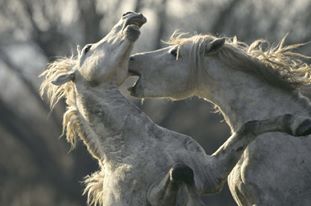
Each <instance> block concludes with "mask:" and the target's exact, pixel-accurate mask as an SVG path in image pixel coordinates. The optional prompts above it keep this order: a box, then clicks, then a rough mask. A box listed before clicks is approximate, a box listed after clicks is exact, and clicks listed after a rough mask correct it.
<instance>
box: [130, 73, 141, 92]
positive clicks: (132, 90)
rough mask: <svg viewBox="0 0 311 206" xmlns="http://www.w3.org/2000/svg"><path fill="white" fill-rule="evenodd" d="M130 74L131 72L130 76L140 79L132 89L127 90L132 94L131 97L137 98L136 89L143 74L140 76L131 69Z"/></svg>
mask: <svg viewBox="0 0 311 206" xmlns="http://www.w3.org/2000/svg"><path fill="white" fill-rule="evenodd" d="M128 72H129V74H130V76H136V77H138V79H137V80H136V81H135V83H134V84H133V85H132V86H131V87H129V88H128V89H127V90H128V91H129V92H130V95H132V96H136V88H137V85H138V84H139V82H140V77H141V74H140V73H139V72H137V71H134V70H131V69H129V71H128Z"/></svg>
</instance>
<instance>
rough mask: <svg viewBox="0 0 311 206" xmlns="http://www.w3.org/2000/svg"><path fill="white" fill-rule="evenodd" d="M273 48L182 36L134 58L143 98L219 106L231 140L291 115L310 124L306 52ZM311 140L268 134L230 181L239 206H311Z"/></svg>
mask: <svg viewBox="0 0 311 206" xmlns="http://www.w3.org/2000/svg"><path fill="white" fill-rule="evenodd" d="M284 41H285V38H284V39H282V41H281V42H280V43H279V44H278V45H277V46H276V47H274V48H272V47H271V48H270V47H268V48H267V49H263V48H265V47H264V44H265V43H266V42H265V41H263V40H257V41H255V42H253V43H252V44H251V45H250V46H248V45H247V44H245V43H243V42H239V41H237V39H236V38H233V39H230V38H216V37H214V36H211V35H196V36H193V37H189V38H186V37H182V35H177V36H175V37H173V38H172V39H171V40H170V41H169V46H168V47H165V48H163V49H159V50H155V51H150V52H145V53H140V54H136V55H134V56H132V57H130V64H129V71H130V72H131V73H132V74H133V75H137V76H139V79H138V81H137V82H136V84H135V85H134V86H133V87H132V88H130V89H129V90H130V92H131V94H132V95H133V96H136V97H140V98H148V97H149V98H157V97H169V98H173V99H184V98H187V97H191V96H199V97H202V98H204V99H206V100H207V101H210V102H212V103H213V104H214V105H217V106H218V107H219V109H220V111H221V112H222V114H223V116H224V118H225V120H226V122H227V123H228V125H229V126H230V128H231V131H232V132H236V131H237V129H238V128H239V127H241V125H243V124H244V123H245V122H247V121H250V120H252V119H259V120H261V119H267V118H271V117H273V116H276V115H280V114H285V113H291V114H297V115H301V116H307V117H310V104H309V101H308V100H307V98H305V97H303V96H302V95H301V94H300V93H299V90H298V89H299V86H301V85H307V84H310V82H311V78H310V76H311V67H310V65H308V64H306V63H304V62H303V61H302V59H303V58H305V57H306V56H304V55H302V54H300V53H296V52H294V51H292V50H293V49H296V48H298V47H299V46H302V45H303V44H296V45H289V46H284ZM310 171H311V138H310V137H306V138H303V139H297V138H293V137H292V136H291V135H289V134H284V133H275V132H273V133H266V134H262V135H260V137H259V138H257V139H256V140H255V141H254V142H253V143H251V144H250V145H249V146H248V147H247V149H246V150H245V152H244V154H243V155H242V157H241V159H240V161H239V162H238V164H237V165H236V166H235V167H234V169H233V171H232V172H231V173H230V175H229V177H228V183H229V188H230V190H231V192H232V195H233V197H234V199H235V201H236V202H237V204H238V205H283V206H284V205H306V206H307V205H311V173H310Z"/></svg>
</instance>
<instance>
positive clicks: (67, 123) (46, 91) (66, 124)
mask: <svg viewBox="0 0 311 206" xmlns="http://www.w3.org/2000/svg"><path fill="white" fill-rule="evenodd" d="M76 63H77V59H76V58H74V57H71V58H61V59H57V60H55V61H54V62H52V63H49V64H48V65H47V68H46V70H45V71H44V72H42V73H41V74H40V76H39V77H43V78H44V79H43V81H42V83H41V85H40V95H41V96H42V97H43V96H44V95H45V96H46V97H47V100H48V101H49V104H50V107H51V109H53V108H54V107H55V105H56V104H57V103H58V102H59V101H60V99H62V98H64V97H65V98H66V105H67V108H66V112H65V113H64V115H63V123H62V125H63V132H62V135H64V134H66V140H67V141H68V142H69V143H70V144H71V145H72V147H73V148H74V147H75V145H76V141H77V137H78V136H83V135H84V134H83V132H82V131H83V130H82V128H81V122H80V120H79V118H78V110H77V107H76V98H75V85H74V83H73V82H71V81H70V82H67V83H64V84H62V85H54V84H52V81H53V80H55V79H56V77H57V76H59V75H61V74H65V73H67V72H69V71H71V70H72V69H73V67H74V66H75V65H76Z"/></svg>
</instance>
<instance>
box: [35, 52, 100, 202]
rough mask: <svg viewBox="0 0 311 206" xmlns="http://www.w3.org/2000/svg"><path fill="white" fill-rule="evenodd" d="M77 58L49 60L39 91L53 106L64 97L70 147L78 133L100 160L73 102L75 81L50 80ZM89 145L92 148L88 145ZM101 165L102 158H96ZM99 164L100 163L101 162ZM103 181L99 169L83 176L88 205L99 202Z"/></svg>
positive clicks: (69, 66)
mask: <svg viewBox="0 0 311 206" xmlns="http://www.w3.org/2000/svg"><path fill="white" fill-rule="evenodd" d="M77 61H78V60H77V58H75V57H71V58H61V59H58V60H56V61H54V62H52V63H50V64H48V66H47V68H46V70H45V71H44V72H42V73H41V74H40V77H43V78H44V79H43V81H42V83H41V86H40V95H41V96H46V97H47V99H48V101H49V104H50V107H51V108H52V109H53V108H54V107H55V105H56V104H57V103H58V102H59V101H60V99H62V98H65V99H66V105H67V108H66V112H65V113H64V115H63V123H62V125H63V132H62V135H64V134H65V135H66V140H67V141H68V142H69V143H70V144H71V146H72V149H73V148H74V147H75V146H76V142H77V139H78V137H80V138H81V139H82V141H83V142H84V143H85V145H86V146H87V149H88V151H89V152H90V154H91V155H92V156H93V157H94V158H96V159H98V160H99V157H100V156H99V151H97V150H96V151H94V148H96V146H94V145H93V144H94V143H92V142H91V141H90V140H89V139H91V138H87V137H88V136H91V135H92V134H91V132H88V131H84V129H85V128H83V127H82V124H83V123H82V122H81V118H80V114H79V111H78V108H77V106H76V90H75V83H74V82H71V81H70V82H67V83H64V84H62V85H57V86H56V85H54V84H52V83H51V82H52V81H53V80H55V78H56V77H57V76H59V75H61V74H64V73H67V72H70V71H72V70H73V68H74V67H75V66H76V64H77ZM90 147H92V148H93V149H90ZM99 164H100V165H101V161H99ZM101 167H102V166H101ZM103 181H104V172H103V171H102V170H99V171H97V172H94V173H93V174H92V175H90V176H86V177H85V179H84V181H83V183H84V184H85V185H86V187H85V189H84V192H83V194H87V201H88V204H89V205H101V202H102V198H103V196H102V187H103V185H102V184H103Z"/></svg>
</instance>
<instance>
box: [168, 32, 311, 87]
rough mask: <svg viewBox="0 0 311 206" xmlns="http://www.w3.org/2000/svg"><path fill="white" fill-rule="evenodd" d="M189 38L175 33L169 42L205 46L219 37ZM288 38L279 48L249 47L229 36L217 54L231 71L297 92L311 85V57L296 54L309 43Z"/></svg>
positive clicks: (264, 44) (261, 42) (256, 44)
mask: <svg viewBox="0 0 311 206" xmlns="http://www.w3.org/2000/svg"><path fill="white" fill-rule="evenodd" d="M186 36H187V34H183V33H174V34H173V35H172V36H171V38H170V40H169V41H168V42H167V43H168V44H169V45H177V46H178V48H179V49H180V47H181V46H182V45H184V44H187V43H191V44H193V45H194V46H195V45H197V46H198V45H200V46H202V44H203V43H205V44H208V43H209V42H211V41H212V40H214V39H216V38H217V37H215V36H212V35H194V36H191V37H186ZM286 37H287V35H286V36H284V37H283V38H282V39H281V41H280V42H279V43H278V44H277V45H276V46H273V45H271V44H270V43H269V42H268V41H266V40H262V39H259V40H256V41H254V42H252V43H251V44H250V45H248V44H246V43H244V42H240V41H238V40H237V38H236V37H233V38H228V37H227V38H226V43H225V45H224V46H223V48H221V49H220V50H219V51H218V52H217V53H216V55H217V56H218V57H219V58H221V61H222V62H223V63H225V64H228V65H230V68H234V69H238V70H242V71H244V72H248V73H250V74H252V75H254V76H256V77H259V78H262V79H264V80H265V81H267V82H268V83H271V84H273V85H276V86H279V87H282V88H286V89H296V88H298V87H300V86H303V85H310V83H311V66H310V65H309V64H307V63H305V62H304V60H306V59H310V58H311V57H309V56H305V55H303V54H300V53H298V52H295V51H294V50H295V49H298V48H300V47H301V46H304V45H305V44H306V43H299V44H292V45H284V43H285V40H286ZM198 55H199V54H198Z"/></svg>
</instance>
